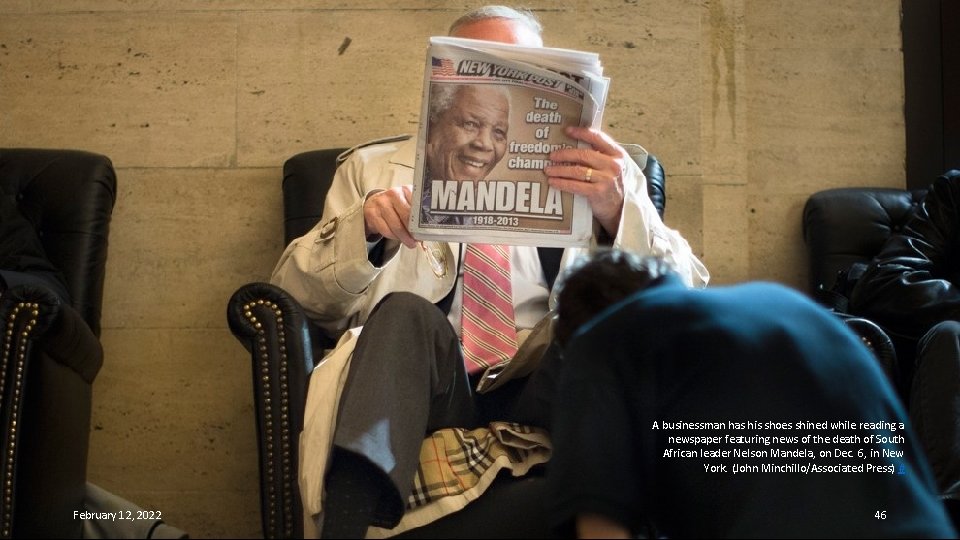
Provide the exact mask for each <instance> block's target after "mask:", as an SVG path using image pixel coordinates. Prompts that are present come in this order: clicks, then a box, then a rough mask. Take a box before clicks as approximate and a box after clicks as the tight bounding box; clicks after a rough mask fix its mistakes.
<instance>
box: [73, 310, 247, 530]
mask: <svg viewBox="0 0 960 540" xmlns="http://www.w3.org/2000/svg"><path fill="white" fill-rule="evenodd" d="M102 342H103V345H104V354H105V355H106V361H105V362H104V366H103V369H102V370H101V372H100V374H99V376H98V377H97V381H96V383H95V386H94V394H95V399H94V410H93V416H92V422H91V424H92V426H93V428H92V431H91V437H90V458H89V465H88V478H89V480H90V481H91V482H93V483H95V484H97V485H99V486H101V487H103V488H104V489H107V490H108V491H111V492H112V493H115V494H117V495H119V496H121V497H123V498H125V499H127V500H129V501H131V502H133V503H135V504H137V505H138V506H141V507H143V508H145V509H148V510H159V511H161V512H163V519H164V521H165V522H166V523H168V524H170V525H172V526H175V527H179V528H181V529H183V530H185V531H187V532H189V533H190V534H191V536H192V537H193V538H229V537H256V536H258V534H254V535H253V536H248V535H250V534H251V533H256V532H258V531H259V500H258V496H257V492H258V491H257V490H258V487H257V486H258V470H257V466H258V465H257V463H258V460H257V448H256V437H255V435H254V433H255V429H256V428H255V423H254V410H253V403H252V400H251V398H250V396H251V395H252V383H251V381H250V365H249V357H245V356H244V354H243V348H242V347H241V346H240V344H239V343H238V342H237V341H236V339H235V338H234V337H233V336H232V335H231V334H230V333H229V332H228V331H227V330H226V328H220V329H210V330H203V329H194V328H189V329H162V330H161V329H154V328H135V329H105V330H104V333H103V338H102ZM197 351H203V353H202V355H201V356H198V354H197ZM174 495H176V496H174ZM201 501H203V502H201ZM227 501H229V504H226V503H227Z"/></svg>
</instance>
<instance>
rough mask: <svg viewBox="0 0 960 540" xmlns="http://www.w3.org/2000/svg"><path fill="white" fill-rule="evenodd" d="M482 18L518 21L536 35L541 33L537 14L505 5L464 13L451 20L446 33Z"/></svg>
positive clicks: (541, 28)
mask: <svg viewBox="0 0 960 540" xmlns="http://www.w3.org/2000/svg"><path fill="white" fill-rule="evenodd" d="M484 19H507V20H511V21H519V22H521V23H523V24H525V25H527V26H528V27H529V28H530V29H531V30H533V31H534V32H535V33H536V34H537V35H538V36H540V35H542V34H543V25H542V24H540V21H539V20H537V16H536V15H534V14H533V12H532V11H530V10H529V9H524V8H512V7H507V6H483V7H479V8H477V9H474V10H471V11H468V12H467V13H464V14H463V15H462V16H461V17H460V18H459V19H457V20H455V21H453V24H451V25H450V30H448V31H447V34H448V35H453V33H454V31H456V29H457V28H459V27H461V26H463V25H465V24H469V23H472V22H475V21H482V20H484Z"/></svg>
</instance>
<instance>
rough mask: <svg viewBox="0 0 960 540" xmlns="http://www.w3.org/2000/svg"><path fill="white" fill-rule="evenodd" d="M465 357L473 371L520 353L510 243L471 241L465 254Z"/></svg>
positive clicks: (469, 368) (471, 371)
mask: <svg viewBox="0 0 960 540" xmlns="http://www.w3.org/2000/svg"><path fill="white" fill-rule="evenodd" d="M460 339H461V341H462V343H463V360H464V363H465V365H466V367H467V373H470V374H474V373H479V372H482V371H483V370H485V369H486V368H487V367H489V366H495V365H497V364H499V363H501V362H505V361H507V360H509V359H511V358H513V355H514V354H516V352H517V328H516V323H515V322H514V319H513V293H512V288H511V285H510V252H509V249H508V248H507V246H491V245H485V244H468V245H467V251H466V253H465V254H464V256H463V316H462V322H461V328H460Z"/></svg>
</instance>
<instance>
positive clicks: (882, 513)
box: [873, 510, 887, 519]
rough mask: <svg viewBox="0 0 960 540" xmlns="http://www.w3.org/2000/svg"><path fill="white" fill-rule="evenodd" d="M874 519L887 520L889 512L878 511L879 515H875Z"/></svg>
mask: <svg viewBox="0 0 960 540" xmlns="http://www.w3.org/2000/svg"><path fill="white" fill-rule="evenodd" d="M873 517H875V518H877V519H887V511H886V510H877V513H876V514H874V515H873Z"/></svg>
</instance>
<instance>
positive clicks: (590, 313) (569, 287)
mask: <svg viewBox="0 0 960 540" xmlns="http://www.w3.org/2000/svg"><path fill="white" fill-rule="evenodd" d="M673 272H674V270H673V268H672V267H671V266H670V265H669V264H668V263H667V262H666V261H664V260H663V259H661V258H659V257H650V256H646V257H641V256H638V255H636V254H634V253H630V252H627V251H622V250H616V249H608V250H603V251H599V252H596V253H595V254H593V255H592V256H589V257H585V258H583V259H580V260H578V261H577V262H576V263H574V265H573V266H572V267H571V268H570V269H569V270H567V272H566V277H565V279H564V280H563V283H562V286H561V289H560V293H559V296H558V297H557V322H556V326H555V327H554V336H555V337H556V339H557V341H558V342H559V343H560V344H561V345H566V343H567V341H568V340H569V339H570V337H571V336H572V335H573V333H574V332H576V331H577V329H578V328H580V326H582V325H583V324H584V323H586V322H587V321H589V320H590V319H592V318H594V317H595V316H597V315H598V314H599V313H600V312H601V311H603V310H605V309H606V308H608V307H610V306H612V305H613V304H615V303H617V302H619V301H620V300H623V299H624V298H626V297H627V296H629V295H631V294H633V293H635V292H637V291H640V290H643V289H647V288H649V287H654V286H656V285H659V284H660V283H662V282H663V280H664V278H665V277H666V276H667V275H668V274H671V273H673Z"/></svg>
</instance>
